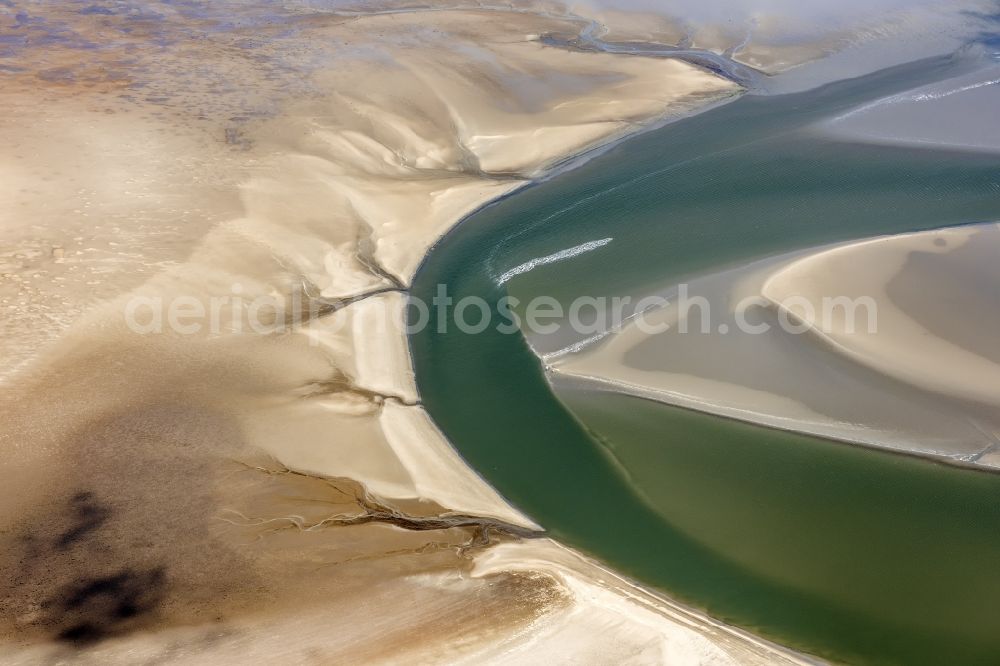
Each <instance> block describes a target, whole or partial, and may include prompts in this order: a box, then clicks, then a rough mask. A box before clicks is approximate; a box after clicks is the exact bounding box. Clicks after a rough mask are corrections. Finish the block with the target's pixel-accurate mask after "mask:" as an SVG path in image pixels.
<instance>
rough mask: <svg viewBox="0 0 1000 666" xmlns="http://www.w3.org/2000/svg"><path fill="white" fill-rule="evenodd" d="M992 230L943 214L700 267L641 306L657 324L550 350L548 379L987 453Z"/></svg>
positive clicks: (882, 442)
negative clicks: (919, 228) (915, 224)
mask: <svg viewBox="0 0 1000 666" xmlns="http://www.w3.org/2000/svg"><path fill="white" fill-rule="evenodd" d="M998 239H1000V235H998V232H997V227H996V226H995V225H978V226H967V227H953V228H946V229H939V230H934V231H927V232H919V233H913V234H901V235H897V236H889V237H879V238H876V239H871V240H865V241H858V242H852V243H845V244H840V245H837V246H834V247H831V248H820V249H817V250H806V251H802V252H798V253H793V254H792V255H785V256H782V257H777V258H772V259H767V260H763V261H760V262H757V263H755V264H751V265H750V266H746V267H740V268H736V269H731V270H728V271H725V272H722V273H718V274H714V275H709V276H706V277H703V278H699V279H696V280H693V281H692V282H691V283H690V284H688V285H687V286H686V289H688V292H687V293H688V297H689V299H690V300H688V301H687V302H688V303H689V304H690V307H689V308H688V309H686V310H685V309H684V308H683V306H682V305H680V303H681V302H682V300H681V297H680V294H678V293H670V296H669V297H670V298H672V300H673V303H672V305H670V306H668V307H665V308H662V309H660V310H658V311H656V312H653V313H650V314H649V316H648V317H647V318H646V322H647V323H648V324H649V325H654V326H655V325H657V324H663V325H666V326H669V328H668V329H667V330H666V331H663V332H655V331H654V332H649V331H648V330H647V332H644V331H643V330H641V329H640V327H639V326H638V325H636V324H635V323H632V324H630V325H628V326H627V327H626V328H625V329H624V330H622V331H621V332H619V333H616V334H613V335H611V336H609V337H608V338H605V339H604V340H603V341H601V342H600V343H598V344H596V345H594V346H593V347H592V348H590V349H588V350H586V351H583V352H581V353H577V354H572V355H568V356H565V357H563V358H560V359H557V360H554V361H553V364H554V373H553V381H554V382H555V383H556V385H557V386H558V385H559V384H560V383H562V382H568V383H570V384H574V385H579V384H580V383H581V382H582V383H584V384H591V385H593V386H597V387H601V386H603V387H605V388H611V389H614V390H622V391H625V392H628V393H633V394H636V395H641V396H644V397H649V398H652V399H656V400H662V401H664V402H668V403H671V404H678V405H681V406H685V407H690V408H692V409H698V410H701V411H706V412H710V413H716V414H720V415H724V416H728V417H731V418H736V419H740V420H746V421H750V422H756V423H761V424H764V425H768V426H772V427H777V428H784V429H789V430H796V431H800V432H806V433H811V434H816V435H821V436H826V437H833V438H837V439H843V440H847V441H853V442H858V443H863V444H867V445H871V446H879V447H885V448H891V449H896V450H901V451H905V452H909V453H915V454H921V455H927V456H931V457H935V458H940V459H943V460H947V461H950V462H955V463H962V464H980V465H989V464H991V463H990V460H991V457H990V456H991V454H992V453H993V452H994V451H995V445H996V441H997V440H996V432H997V431H998V427H1000V423H997V421H996V415H995V405H996V401H997V399H998V397H997V393H996V386H997V381H996V376H995V374H996V372H997V366H996V363H997V356H996V353H997V352H996V347H995V343H994V342H993V341H992V340H991V339H990V337H991V336H990V335H989V334H988V333H987V331H988V330H993V329H992V327H991V325H990V322H991V321H992V319H993V318H994V317H993V314H992V313H993V312H994V311H995V310H996V303H995V298H996V293H997V280H998V276H997V275H996V270H995V265H994V262H993V261H992V259H991V257H992V256H994V253H995V251H996V248H997V241H998ZM945 276H947V279H944V278H945ZM694 299H698V300H697V301H696V300H694ZM831 299H840V300H831ZM844 299H846V300H844ZM863 299H866V300H863ZM868 303H870V304H871V306H872V307H871V309H870V310H869V307H868ZM702 304H708V307H707V311H710V312H711V313H712V314H711V315H710V320H709V323H708V324H707V326H705V322H706V320H704V319H702V317H703V315H702V312H703V311H706V308H703V307H702ZM737 311H739V312H742V317H743V319H742V322H741V320H740V319H739V318H738V317H737ZM869 312H871V313H872V314H871V316H870V315H869ZM781 317H784V318H785V319H784V320H785V322H787V323H788V324H790V328H785V327H783V325H782V319H781ZM745 325H746V326H747V327H744V326H745ZM870 325H871V328H869V326H870ZM685 327H686V332H684V329H685ZM765 329H766V330H765Z"/></svg>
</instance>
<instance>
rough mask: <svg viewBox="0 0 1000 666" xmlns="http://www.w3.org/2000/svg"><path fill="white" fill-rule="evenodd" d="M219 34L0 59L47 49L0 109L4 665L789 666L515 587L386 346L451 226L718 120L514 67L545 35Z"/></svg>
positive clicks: (543, 555) (531, 587)
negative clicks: (151, 45)
mask: <svg viewBox="0 0 1000 666" xmlns="http://www.w3.org/2000/svg"><path fill="white" fill-rule="evenodd" d="M230 10H232V8H227V7H226V6H223V5H219V7H218V8H216V10H214V11H213V10H206V11H205V12H204V13H197V12H194V13H190V12H188V11H187V8H181V9H178V8H177V7H175V6H172V5H169V4H165V3H164V4H162V5H161V4H158V3H157V4H151V5H149V6H147V7H145V8H144V9H143V11H142V12H141V13H140V14H141V15H134V14H129V15H119V14H118V13H116V10H114V9H108V10H107V11H94V12H86V13H84V14H77V13H74V12H70V11H69V10H68V9H66V8H63V7H51V8H48V10H47V11H49V12H50V13H49V14H48V15H40V16H39V17H38V18H40V19H42V20H41V21H36V22H35V23H33V24H32V27H30V28H26V29H30V30H46V29H53V30H56V33H57V34H59V35H60V39H62V40H64V41H63V42H60V41H59V40H54V41H52V42H51V43H49V44H48V45H47V47H46V48H47V49H48V57H47V59H45V60H44V61H40V60H37V59H36V60H33V58H34V56H35V55H37V53H36V51H34V50H33V49H34V48H35V47H34V42H31V41H30V40H29V41H26V42H24V47H23V48H24V52H23V53H21V54H19V55H18V57H19V58H21V59H22V60H23V62H24V64H25V65H28V64H29V63H33V62H41V63H42V64H40V65H32V66H30V67H25V68H23V69H22V70H19V71H18V72H17V73H16V75H14V76H13V77H12V79H11V81H12V82H11V85H10V86H9V87H8V88H6V89H5V92H4V96H3V102H4V103H5V104H6V105H7V106H8V107H10V108H16V109H19V110H20V112H19V113H12V114H10V115H8V116H7V118H6V119H5V126H4V128H3V131H4V133H5V136H17V137H18V144H17V146H16V148H17V150H16V151H10V152H8V153H5V154H4V161H3V173H4V175H5V176H6V179H5V181H4V182H5V185H6V186H7V189H5V190H4V194H3V196H4V199H3V202H4V204H5V205H4V213H5V216H6V217H5V219H4V227H3V233H4V234H6V235H5V243H9V244H10V247H11V248H12V249H11V251H10V252H9V256H10V258H11V260H12V261H11V262H10V263H11V266H10V267H8V268H6V269H5V270H7V271H8V272H7V273H5V274H4V280H5V283H4V285H5V287H4V288H5V289H8V290H13V291H12V294H14V295H13V296H12V298H15V299H20V300H15V301H14V302H10V301H5V304H8V305H10V306H11V307H12V308H13V309H15V310H16V311H17V312H18V313H19V317H20V318H19V319H15V320H14V321H16V322H17V325H16V326H13V327H12V328H11V331H12V335H11V336H7V337H6V338H5V341H4V344H5V345H6V346H5V356H4V358H5V359H6V358H10V359H12V363H11V364H9V365H8V366H7V367H5V368H4V371H5V375H4V378H3V383H2V384H0V403H2V411H3V414H4V418H3V424H2V431H0V442H2V445H3V447H4V452H5V455H4V457H3V461H2V464H0V473H2V474H3V475H4V477H5V479H8V480H9V481H10V482H9V483H8V484H7V485H6V490H5V493H4V501H3V504H2V507H0V520H2V521H3V523H4V525H5V527H6V529H7V531H6V532H5V534H6V535H7V536H6V537H5V548H4V549H3V552H4V560H5V562H4V567H3V570H4V571H6V572H11V573H12V575H10V576H8V577H6V578H5V580H4V581H3V585H2V587H3V598H4V603H3V605H2V607H0V621H2V624H3V636H4V641H5V642H6V645H5V654H7V655H8V657H9V659H10V661H11V662H12V663H17V662H33V661H37V660H39V659H62V658H76V659H91V660H94V661H98V660H99V661H101V662H104V663H133V662H134V660H135V659H136V658H137V657H140V656H141V657H146V658H149V659H164V658H165V659H169V660H171V661H173V662H177V663H184V662H192V663H196V662H198V663H204V661H206V660H209V659H210V660H212V661H213V663H218V662H220V661H236V662H241V663H242V662H244V661H245V660H246V659H247V658H248V656H250V657H251V658H254V659H294V660H302V661H310V660H312V661H321V662H329V661H331V660H338V661H372V662H386V663H398V662H399V661H400V660H408V661H417V662H420V661H428V660H432V661H433V660H441V659H443V658H445V655H447V658H448V659H452V658H453V657H456V656H460V655H469V658H470V659H472V658H475V657H474V655H482V657H483V659H486V660H495V661H504V660H505V659H508V657H510V654H512V653H510V652H509V651H508V648H507V647H504V646H509V644H510V641H511V640H515V641H517V642H522V641H526V644H528V645H531V646H533V649H536V650H538V651H539V653H540V654H543V653H544V654H559V653H563V652H564V651H566V650H572V651H573V652H574V654H576V655H578V656H579V657H580V658H581V659H588V658H595V659H596V658H599V657H600V656H601V655H602V654H605V652H602V650H606V649H607V647H606V645H603V643H605V642H606V641H611V643H612V644H613V645H614V646H615V650H618V652H615V654H614V656H615V657H616V658H617V657H619V656H624V655H629V654H633V655H644V654H646V655H648V654H653V653H657V654H659V653H663V654H667V653H668V652H669V654H671V655H675V656H677V657H678V659H679V660H681V661H690V662H691V663H696V662H701V661H704V660H705V659H709V658H710V659H709V660H712V661H719V660H721V661H720V663H735V662H733V659H730V657H729V656H727V655H730V654H735V655H737V656H738V657H740V658H739V659H736V661H738V662H739V663H755V662H757V663H773V660H774V659H775V658H778V657H777V655H784V654H785V653H784V652H783V651H781V650H779V649H777V648H775V647H773V646H768V645H766V644H763V643H760V642H759V641H756V640H754V639H751V638H749V637H747V636H744V635H742V634H738V633H736V632H731V631H728V630H725V631H722V630H720V629H719V625H718V624H717V623H711V622H710V621H708V620H704V619H700V620H698V621H697V622H694V621H693V620H692V618H693V617H695V615H690V616H685V619H684V620H683V621H679V620H678V617H679V616H676V615H675V614H672V613H671V612H668V611H667V610H666V609H669V608H670V607H671V604H670V602H668V601H667V600H665V599H662V598H660V597H656V596H652V595H647V594H645V593H642V592H640V591H639V590H637V589H636V588H634V587H633V586H631V585H629V584H627V583H624V582H622V581H619V582H618V583H616V584H615V585H613V586H604V587H602V588H601V589H600V590H598V589H596V588H594V586H595V585H598V583H597V582H595V581H596V580H597V579H596V578H594V577H595V576H596V573H595V569H594V568H593V565H590V564H586V563H583V562H584V561H583V560H581V559H580V558H579V557H577V556H575V555H573V556H569V555H565V551H564V550H560V549H558V548H556V547H555V546H552V547H551V548H549V549H548V550H546V548H545V547H537V548H534V547H531V549H530V556H529V550H527V549H528V548H529V546H526V545H524V546H522V545H520V544H518V543H516V540H518V539H521V538H525V537H532V536H534V530H535V528H536V526H535V525H534V524H533V523H532V521H531V520H530V519H529V518H527V517H526V516H523V515H522V514H520V513H519V512H517V511H516V509H514V508H513V507H511V506H510V505H509V504H507V503H506V502H505V501H504V500H503V498H501V497H500V496H499V495H497V493H496V492H495V491H493V490H492V489H491V488H490V487H489V486H488V485H487V484H485V482H483V481H482V480H481V479H480V478H479V477H478V475H476V474H475V472H474V471H472V470H470V469H469V468H468V467H467V466H466V465H465V464H464V462H463V461H462V460H461V459H460V457H459V456H458V455H457V454H456V453H455V452H454V451H453V450H452V449H451V447H450V445H449V444H448V443H447V442H446V441H445V440H444V439H443V437H442V436H441V435H440V433H439V432H438V431H437V430H436V428H435V427H434V426H433V424H432V423H431V421H430V420H429V418H428V417H427V415H426V414H425V413H424V412H423V410H422V408H421V407H420V406H419V400H418V396H417V395H416V393H415V389H414V384H413V378H412V370H411V368H410V366H409V359H408V355H407V354H406V345H405V338H404V337H403V334H402V332H401V331H399V330H398V329H396V328H393V327H391V326H386V325H385V323H384V320H385V319H386V318H387V317H388V318H389V319H392V318H393V317H394V316H398V314H399V312H400V309H401V307H402V296H401V292H402V291H403V290H405V288H406V285H407V284H408V281H409V279H410V276H411V275H412V273H413V271H414V270H415V268H416V265H417V263H418V262H419V260H420V258H421V257H422V256H423V254H424V253H425V252H426V250H427V248H428V247H430V245H431V244H432V243H433V242H434V241H435V239H436V238H438V237H439V236H440V235H441V234H442V233H444V232H445V231H446V230H447V229H448V228H450V227H451V226H452V225H453V224H455V223H456V222H457V221H458V220H459V218H460V217H461V216H462V215H464V214H465V213H467V212H468V211H470V210H472V209H474V208H475V207H477V206H479V205H481V204H482V203H485V202H486V201H489V200H490V199H492V198H495V197H497V196H500V195H502V194H504V193H507V192H510V191H512V190H513V189H515V188H517V187H519V186H520V185H522V184H523V183H525V182H527V181H528V179H529V178H531V177H533V176H535V175H537V174H540V173H543V172H544V171H545V169H546V168H548V167H549V166H551V165H553V164H555V163H557V162H559V161H561V160H563V159H565V158H566V157H569V156H570V155H571V154H573V153H576V152H579V151H582V150H585V149H587V148H589V147H592V146H595V145H599V144H601V143H602V142H607V141H611V140H614V139H616V138H618V137H620V136H622V135H624V134H625V133H628V132H632V131H635V130H636V129H637V128H638V127H641V126H642V125H643V124H644V123H649V122H655V121H657V120H660V119H662V118H663V117H664V115H665V114H667V115H669V114H671V113H684V112H687V111H689V110H691V109H692V108H695V107H697V106H698V105H699V104H702V103H704V102H705V101H707V100H713V99H717V98H719V97H721V96H726V95H731V94H733V93H734V92H736V89H735V87H734V86H733V85H732V84H730V83H728V82H726V81H723V80H722V79H719V78H717V77H715V76H713V75H711V74H709V73H706V72H704V71H701V70H698V69H696V68H694V67H691V66H688V65H685V64H682V63H677V62H672V61H669V60H664V59H646V58H634V57H618V56H610V55H604V54H585V53H569V52H563V51H559V50H555V49H551V48H545V47H542V46H541V45H540V44H539V43H538V39H537V38H538V35H540V34H544V33H546V32H554V31H564V32H566V31H569V32H572V31H574V30H578V29H579V27H580V22H579V20H578V19H576V18H572V17H570V18H556V17H552V16H545V15H535V14H531V13H528V12H524V11H513V12H497V11H490V12H485V11H454V12H438V11H435V12H425V13H422V12H412V11H410V12H396V13H386V14H377V13H376V14H371V15H356V14H343V15H338V14H332V13H330V14H323V13H306V12H298V13H297V10H287V11H288V12H289V13H287V14H283V13H280V12H279V13H275V11H274V10H273V9H272V8H269V7H268V6H261V7H253V8H248V9H246V10H245V11H244V9H241V10H240V11H241V12H243V13H242V14H241V15H242V16H244V17H245V19H246V23H245V26H244V27H240V26H235V27H234V26H233V25H232V24H230V23H228V22H227V20H226V12H228V11H230ZM38 11H39V12H42V11H43V10H42V9H39V10H38ZM8 18H10V17H8ZM20 21H21V19H19V18H18V19H17V21H16V22H15V23H13V24H12V25H13V26H14V27H12V28H10V29H12V30H14V29H17V30H20V29H22V27H24V26H22V25H21V23H20ZM128 21H131V22H132V23H127V25H126V22H128ZM67 25H71V26H72V30H69V31H62V32H59V30H61V29H62V27H64V26H67ZM38 26H41V27H38ZM136 26H140V27H141V29H139V30H137V29H136ZM123 27H128V28H129V29H128V30H123V29H122V28H123ZM109 34H110V35H114V36H115V39H113V40H108V39H104V38H105V37H107V36H108V35H109ZM98 38H101V40H100V41H101V43H106V44H109V46H107V47H104V48H101V49H97V50H94V51H92V55H91V56H90V57H88V58H81V55H80V54H81V52H84V53H91V51H89V50H88V49H91V46H90V44H91V43H92V41H94V40H98ZM147 39H156V40H157V41H158V43H160V44H162V45H163V47H162V49H160V50H159V51H157V52H155V53H152V52H149V51H145V50H142V49H136V48H135V47H136V45H137V44H138V45H142V44H143V43H144V40H147ZM115 45H118V46H120V47H121V48H123V49H126V48H129V49H132V52H134V53H135V55H134V57H133V58H132V59H131V60H129V59H123V58H121V55H122V54H121V53H120V52H116V51H115ZM254 49H256V50H254ZM248 52H253V53H254V54H255V55H256V56H257V57H254V58H247V57H244V55H243V54H245V53H248ZM39 81H43V82H44V83H43V84H39ZM136 90H139V91H141V92H140V93H136V92H135V91H136ZM526 90H527V91H528V93H527V94H526V93H525V91H526ZM532 91H534V92H532ZM38 105H44V108H45V119H46V123H44V124H41V123H37V122H35V120H36V118H35V117H33V115H32V113H31V110H32V109H34V108H36V107H37V106H38ZM81 121H83V122H81ZM131 128H134V130H133V129H131ZM126 130H127V131H126ZM123 131H126V135H127V136H131V135H132V134H134V135H135V136H137V137H143V138H144V140H142V141H140V140H138V139H137V140H136V141H134V142H130V143H128V144H122V142H121V137H122V136H123V134H122V132H123ZM129 132H131V134H130V133H129ZM145 137H163V138H162V140H145ZM64 156H65V157H66V159H62V158H63V157H64ZM95 157H98V158H100V159H96V160H95V159H94V158H95ZM101 179H103V180H101ZM97 180H101V182H96V181H97ZM105 181H106V182H105ZM53 183H58V185H55V184H53ZM74 188H76V189H74ZM167 204H169V205H167ZM112 214H114V215H113V217H114V224H107V225H106V226H104V225H97V226H94V224H93V222H92V220H94V219H101V220H107V219H109V216H112ZM164 230H170V235H168V236H167V237H166V242H164V235H163V233H164ZM29 241H30V243H32V244H34V246H37V248H36V249H33V250H32V252H33V253H28V254H25V253H24V252H20V251H19V250H18V248H21V247H23V246H24V244H25V243H27V242H29ZM5 252H6V249H5ZM97 255H102V256H103V259H106V261H105V262H104V263H97V262H95V261H94V260H93V256H97ZM6 256H8V255H7V254H5V257H6ZM88 262H89V263H88ZM140 266H141V267H142V270H141V271H139V270H133V267H140ZM35 273H38V274H39V275H40V276H41V277H37V276H36V275H35ZM95 275H97V276H100V277H95ZM32 280H39V282H30V281H32ZM42 280H44V282H42ZM25 281H29V282H28V284H30V285H35V287H34V288H35V291H31V290H30V289H28V287H26V286H25V285H24V284H23V283H24V282H25ZM96 287H100V289H97V288H96ZM36 292H37V293H36ZM43 300H44V302H45V303H46V307H47V309H46V312H44V313H42V314H41V315H39V316H38V317H35V318H34V319H32V318H31V317H28V316H27V315H25V314H24V313H26V312H31V308H32V307H34V305H35V304H37V303H40V302H42V301H43ZM178 302H183V308H182V309H180V310H174V314H173V315H171V314H169V308H170V307H171V306H172V304H177V303H178ZM81 303H83V304H85V307H81ZM163 307H165V308H167V309H168V311H167V312H164V311H162V310H161V309H160V308H163ZM137 313H141V314H139V315H138V319H137V318H136V315H137ZM21 315H24V316H21ZM42 320H44V321H45V322H47V323H46V324H45V325H44V326H42V325H36V323H37V322H39V321H42ZM137 322H138V324H137ZM13 360H16V361H17V362H16V363H13ZM501 542H504V543H508V544H509V547H510V549H509V550H507V551H504V552H505V553H506V554H507V557H506V559H499V560H492V561H491V562H489V563H486V562H484V561H483V560H482V559H481V556H482V555H483V554H484V553H490V552H492V551H493V549H494V548H495V546H496V545H497V544H498V543H501ZM522 547H523V548H525V549H526V550H518V548H522ZM522 553H523V554H524V556H523V557H522V555H521V554H522ZM557 553H558V555H557ZM565 557H571V559H572V558H576V559H575V560H573V562H575V563H572V562H568V561H564V558H565ZM561 558H562V559H561ZM526 562H531V564H525V563H526ZM53 571H54V572H58V573H57V575H52V574H51V572H53ZM14 572H16V573H14ZM588 590H589V591H588ZM640 597H641V598H642V599H644V601H643V603H642V608H641V609H640V610H636V608H635V602H634V601H633V600H634V599H636V598H640ZM400 599H405V600H407V602H406V603H404V604H400ZM123 608H124V609H126V610H125V611H123V610H122V609H123ZM359 609H362V610H360V611H359ZM126 611H127V612H126ZM581 622H587V623H590V624H588V625H587V626H591V627H594V628H595V630H596V629H597V628H600V630H601V632H602V633H601V634H600V636H601V638H602V639H603V640H602V641H601V643H595V642H590V643H586V644H581V643H580V632H579V631H578V630H575V629H573V628H571V627H569V626H568V625H569V624H573V625H575V626H582V625H580V624H579V623H581ZM692 622H693V624H692ZM699 622H701V624H699ZM682 627H683V628H682ZM708 627H712V628H711V629H709V628H708ZM720 632H721V634H724V635H725V637H724V639H720V640H722V642H721V643H719V644H718V645H717V644H716V643H717V640H716V636H715V634H716V633H720ZM373 633H374V634H377V635H378V640H377V641H373V640H372V636H373ZM721 634H720V635H721ZM612 637H613V638H612ZM668 639H669V640H668ZM667 643H669V645H666V644H667ZM665 645H666V647H665ZM720 646H721V647H720ZM663 650H666V651H667V652H663ZM605 656H610V655H607V654H605ZM742 656H746V659H743V658H742ZM781 658H782V659H789V660H792V661H794V657H791V656H788V657H785V656H782V657H781ZM508 660H509V659H508Z"/></svg>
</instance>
